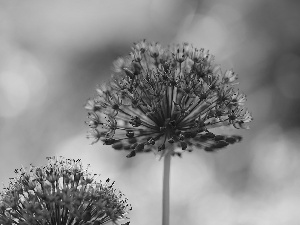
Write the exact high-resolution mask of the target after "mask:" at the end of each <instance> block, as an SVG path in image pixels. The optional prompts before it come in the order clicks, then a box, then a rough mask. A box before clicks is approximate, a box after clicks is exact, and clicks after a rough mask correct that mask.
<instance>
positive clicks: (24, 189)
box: [0, 157, 131, 225]
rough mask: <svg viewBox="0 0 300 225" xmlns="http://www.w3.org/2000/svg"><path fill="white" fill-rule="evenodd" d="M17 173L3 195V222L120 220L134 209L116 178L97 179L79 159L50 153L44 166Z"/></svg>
mask: <svg viewBox="0 0 300 225" xmlns="http://www.w3.org/2000/svg"><path fill="white" fill-rule="evenodd" d="M15 173H16V177H15V178H12V179H11V181H10V185H9V187H8V188H5V190H4V192H2V193H1V196H0V224H4V225H12V224H19V225H40V224H42V225H59V224H61V225H66V224H70V225H81V224H82V225H100V224H104V223H106V222H109V221H112V222H114V223H116V224H117V221H118V220H119V219H125V218H126V214H127V213H128V210H131V209H130V208H131V206H130V205H128V204H127V199H126V198H123V194H121V193H120V192H117V191H116V190H115V189H114V188H113V184H114V182H113V183H110V181H109V179H107V180H106V182H105V183H102V182H101V181H100V182H97V181H95V179H94V178H95V176H96V174H91V173H89V172H88V171H87V169H83V167H82V164H81V162H80V160H71V159H64V158H55V157H51V158H50V157H49V158H48V165H46V166H45V167H34V166H32V165H31V166H30V168H29V169H25V168H22V169H17V170H15ZM127 224H129V223H127Z"/></svg>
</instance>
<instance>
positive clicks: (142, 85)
mask: <svg viewBox="0 0 300 225" xmlns="http://www.w3.org/2000/svg"><path fill="white" fill-rule="evenodd" d="M213 61H214V56H212V55H211V54H210V53H209V52H208V51H204V49H202V48H201V49H197V48H194V47H193V46H192V45H191V44H188V43H183V44H181V45H172V46H168V47H162V46H161V45H160V44H159V43H148V42H146V41H145V40H143V41H141V42H139V43H136V44H134V46H133V47H132V52H131V53H130V54H129V56H126V57H122V58H119V59H118V60H117V61H115V63H114V71H115V74H114V75H113V76H112V79H111V80H110V81H109V82H108V83H107V84H104V85H102V86H100V87H98V88H97V94H96V95H95V97H94V98H92V99H90V100H89V101H88V102H87V105H86V109H87V110H88V111H89V112H88V121H87V124H88V125H89V127H90V131H89V133H88V138H91V139H93V142H92V144H93V143H96V142H98V141H99V140H101V141H102V142H103V143H104V144H106V145H112V147H113V148H115V149H124V150H128V151H130V153H129V154H128V155H127V157H132V156H135V154H136V153H137V152H149V151H153V152H155V153H161V156H163V155H164V154H166V153H167V152H168V151H172V152H171V153H172V154H173V155H175V154H177V153H176V152H175V151H174V149H176V147H180V148H181V149H182V150H190V151H191V150H192V149H193V148H199V149H204V150H206V151H215V150H218V149H221V148H223V147H225V146H227V145H228V144H233V143H235V142H237V141H240V140H241V137H240V136H235V135H234V136H227V135H216V134H214V133H212V131H211V130H210V129H211V128H215V127H221V126H233V127H235V128H247V126H246V123H248V122H250V121H251V120H252V116H251V115H250V113H249V112H248V111H247V110H246V109H245V108H244V103H245V101H246V97H245V95H244V94H242V93H240V92H239V91H238V90H235V86H236V85H237V84H238V83H237V82H236V80H237V75H236V74H235V73H234V72H233V71H232V70H228V71H226V72H222V71H221V69H220V67H219V66H218V65H215V64H214V63H213Z"/></svg>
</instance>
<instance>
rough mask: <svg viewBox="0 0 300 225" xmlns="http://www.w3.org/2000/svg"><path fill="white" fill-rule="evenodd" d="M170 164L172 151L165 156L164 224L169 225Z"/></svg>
mask: <svg viewBox="0 0 300 225" xmlns="http://www.w3.org/2000/svg"><path fill="white" fill-rule="evenodd" d="M170 164H171V153H170V152H169V153H167V154H166V155H165V157H164V175H163V215H162V225H169V220H170V185H169V184H170Z"/></svg>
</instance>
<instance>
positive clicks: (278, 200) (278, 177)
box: [0, 0, 300, 225]
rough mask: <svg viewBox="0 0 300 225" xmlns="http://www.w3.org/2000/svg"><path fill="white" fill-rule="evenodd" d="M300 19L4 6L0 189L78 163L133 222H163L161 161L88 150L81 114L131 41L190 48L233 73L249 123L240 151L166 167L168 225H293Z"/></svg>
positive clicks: (218, 9) (190, 4)
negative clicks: (115, 194)
mask: <svg viewBox="0 0 300 225" xmlns="http://www.w3.org/2000/svg"><path fill="white" fill-rule="evenodd" d="M299 21H300V2H299V1H297V0H286V1H273V0H253V1H246V0H244V1H241V0H228V1H221V0H210V1H208V0H203V1H197V0H166V1H159V0H122V1H121V0H119V1H118V0H110V1H93V0H92V1H1V2H0V181H1V183H3V184H4V186H7V184H8V181H9V177H13V176H14V173H13V171H14V169H15V168H20V167H21V165H23V166H28V165H29V163H33V164H34V165H43V164H45V163H46V159H45V157H46V156H53V155H56V156H59V155H62V156H64V157H68V158H76V159H77V158H81V159H82V160H83V163H84V164H88V163H90V164H91V168H92V169H93V170H94V172H95V173H100V174H101V176H100V177H102V179H103V180H105V179H106V178H108V177H110V178H111V179H112V180H116V185H115V187H116V188H118V189H120V190H121V191H122V192H123V193H124V194H125V195H126V196H127V197H128V199H129V201H130V203H131V204H132V206H133V211H132V212H131V214H130V218H131V224H132V225H135V224H137V225H139V224H142V225H153V224H160V223H161V197H162V166H163V162H162V161H158V160H156V159H155V156H154V155H153V154H145V155H137V156H136V157H134V158H131V159H127V158H126V157H125V156H126V154H127V153H126V152H124V151H115V150H112V149H111V148H110V147H109V146H103V145H102V144H101V143H98V144H95V145H93V146H91V145H89V143H90V142H89V140H87V139H86V138H85V136H86V131H87V127H86V125H85V124H84V121H85V119H86V116H87V112H86V111H85V109H84V105H85V102H86V100H87V99H88V98H89V97H91V96H92V95H93V94H94V91H95V88H96V84H101V83H102V82H104V81H106V80H107V79H109V77H110V75H111V67H112V62H113V60H114V59H116V58H117V57H118V56H121V55H124V54H127V53H128V52H129V50H130V47H131V45H132V43H133V42H137V41H139V40H141V39H144V38H146V39H148V40H149V41H159V42H161V43H163V44H169V43H181V42H191V43H193V44H194V46H195V47H199V48H200V47H203V48H205V49H209V50H210V52H211V53H212V54H213V55H215V56H216V63H218V64H221V65H222V69H223V70H224V71H225V70H226V69H231V68H233V69H234V71H235V72H236V73H238V74H239V81H240V85H239V88H240V90H241V91H242V92H244V93H245V94H247V97H248V101H247V107H248V109H249V110H250V111H251V112H252V114H253V117H254V121H253V122H252V123H251V124H250V125H251V129H250V130H243V131H241V130H231V131H230V132H231V133H236V134H241V135H242V136H243V137H244V140H243V141H242V142H241V143H239V144H236V145H233V146H230V147H228V148H227V149H226V150H223V151H220V152H218V153H216V154H209V153H206V152H203V151H194V152H192V153H186V154H184V155H183V158H182V159H180V158H173V159H172V162H171V164H172V165H171V224H172V225H181V224H201V225H218V224H222V225H250V224H251V225H269V224H270V225H282V224H289V225H299V221H300V214H299V207H300V148H299V146H300V145H299V144H300V132H299V126H300V116H299V113H300V104H299V103H300V88H299V85H300V75H299V72H300V26H299ZM1 189H2V187H1Z"/></svg>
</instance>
